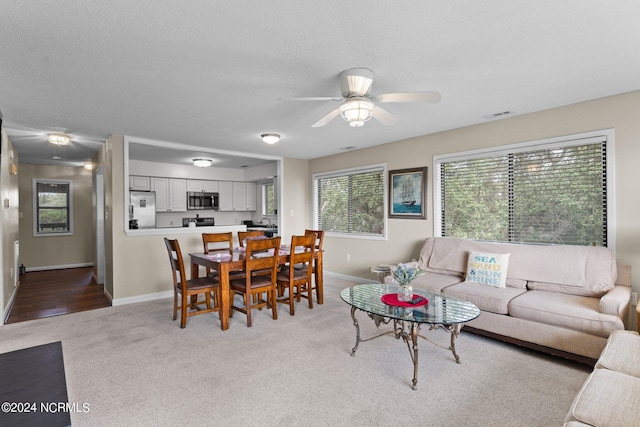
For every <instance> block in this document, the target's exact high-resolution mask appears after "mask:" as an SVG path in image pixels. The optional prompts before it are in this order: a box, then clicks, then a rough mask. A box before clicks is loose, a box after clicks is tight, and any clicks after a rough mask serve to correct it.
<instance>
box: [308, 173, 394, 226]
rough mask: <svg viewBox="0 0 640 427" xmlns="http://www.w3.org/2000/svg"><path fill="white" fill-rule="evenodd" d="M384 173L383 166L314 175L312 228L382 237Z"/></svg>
mask: <svg viewBox="0 0 640 427" xmlns="http://www.w3.org/2000/svg"><path fill="white" fill-rule="evenodd" d="M384 175H385V167H384V165H376V166H371V167H365V168H359V169H349V170H345V171H336V172H329V173H322V174H316V175H314V176H313V186H314V213H313V214H314V227H317V229H320V230H325V231H327V232H329V233H340V234H346V235H353V236H360V237H362V236H369V237H384V236H385V229H386V227H385V192H386V184H385V179H384Z"/></svg>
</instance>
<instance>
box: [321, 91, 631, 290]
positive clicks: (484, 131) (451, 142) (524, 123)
mask: <svg viewBox="0 0 640 427" xmlns="http://www.w3.org/2000/svg"><path fill="white" fill-rule="evenodd" d="M396 126H402V123H399V124H397V125H396ZM607 128H613V129H614V130H615V144H614V150H615V153H614V154H615V195H614V196H615V207H614V209H615V217H614V220H615V240H616V248H615V249H616V254H617V257H618V259H619V261H620V262H622V263H625V264H630V265H631V266H632V273H633V272H635V273H634V275H635V276H636V277H640V244H639V243H638V242H640V221H638V212H640V187H639V186H638V184H637V182H638V181H639V178H640V173H639V172H638V160H640V91H637V92H631V93H627V94H622V95H617V96H612V97H607V98H603V99H599V100H595V101H589V102H584V103H579V104H574V105H569V106H566V107H561V108H556V109H551V110H545V111H541V112H538V113H533V114H527V115H522V116H515V117H512V118H508V119H502V120H496V121H492V122H488V123H483V124H479V125H475V126H469V127H465V128H461V129H455V130H451V131H447V132H441V133H437V134H432V135H426V136H421V137H417V138H412V139H408V140H404V141H399V142H394V143H390V144H385V145H381V146H376V147H372V148H370V149H363V150H358V151H351V152H347V153H343V154H339V155H335V156H329V157H324V158H321V159H315V160H311V161H310V162H309V173H310V174H313V173H317V172H326V171H331V170H339V169H344V168H350V167H354V166H359V165H368V164H376V163H385V162H386V163H387V167H388V168H389V169H403V168H410V167H418V166H428V167H429V182H428V184H427V187H428V197H427V200H428V201H429V203H430V205H429V206H428V208H427V216H428V219H427V220H405V219H389V220H388V241H386V242H385V241H375V240H373V241H372V240H359V239H347V238H335V237H327V238H325V249H326V255H325V265H326V266H327V269H328V270H331V271H333V272H338V273H341V274H345V275H351V276H358V277H366V278H371V279H374V277H373V275H372V274H371V273H369V271H368V268H369V266H371V265H376V264H380V263H391V262H397V261H402V260H406V259H410V258H411V257H416V256H417V251H418V249H419V247H420V244H421V242H422V241H423V239H424V238H425V237H426V236H432V235H433V214H434V212H433V203H432V201H433V182H432V181H433V180H432V173H433V171H432V168H433V157H434V156H435V155H440V154H445V153H452V152H458V151H465V150H472V149H479V148H485V147H492V146H499V145H505V144H512V143H518V142H526V141H533V140H538V139H545V138H551V137H557V136H562V135H568V134H577V133H584V132H588V131H594V130H601V129H607ZM346 254H351V261H350V262H347V261H346ZM633 290H634V291H635V292H640V279H634V280H633Z"/></svg>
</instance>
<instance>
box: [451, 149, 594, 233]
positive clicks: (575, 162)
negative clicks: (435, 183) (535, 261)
mask: <svg viewBox="0 0 640 427" xmlns="http://www.w3.org/2000/svg"><path fill="white" fill-rule="evenodd" d="M605 153H606V146H605V143H604V142H603V143H596V144H588V145H581V146H569V147H562V148H554V149H544V150H536V151H529V152H524V153H511V154H507V155H501V156H494V157H488V158H483V159H470V160H458V161H453V162H443V163H441V165H440V167H441V168H440V172H441V197H442V202H441V203H442V209H441V213H442V235H443V236H451V237H462V238H470V239H482V240H496V241H513V242H527V243H551V244H573V245H598V246H606V244H607V227H606V155H605Z"/></svg>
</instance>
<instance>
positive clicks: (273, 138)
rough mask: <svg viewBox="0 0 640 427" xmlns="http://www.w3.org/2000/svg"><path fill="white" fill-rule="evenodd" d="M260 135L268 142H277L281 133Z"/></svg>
mask: <svg viewBox="0 0 640 427" xmlns="http://www.w3.org/2000/svg"><path fill="white" fill-rule="evenodd" d="M260 137H262V140H263V141H264V142H266V143H267V144H275V143H276V142H278V141H280V135H278V134H277V133H263V134H262V135H260Z"/></svg>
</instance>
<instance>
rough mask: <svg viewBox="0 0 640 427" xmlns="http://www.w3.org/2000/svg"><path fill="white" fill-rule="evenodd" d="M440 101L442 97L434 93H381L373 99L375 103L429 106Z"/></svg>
mask: <svg viewBox="0 0 640 427" xmlns="http://www.w3.org/2000/svg"><path fill="white" fill-rule="evenodd" d="M441 99H442V96H440V94H439V93H438V92H435V91H429V92H398V93H383V94H381V95H377V96H375V97H374V98H373V100H374V101H376V102H426V103H430V104H436V103H438V102H440V100H441Z"/></svg>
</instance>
